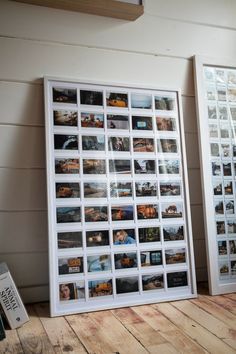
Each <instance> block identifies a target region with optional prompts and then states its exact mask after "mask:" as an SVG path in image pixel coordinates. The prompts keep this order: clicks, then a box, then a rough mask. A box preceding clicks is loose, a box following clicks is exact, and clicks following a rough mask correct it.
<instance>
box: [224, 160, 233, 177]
mask: <svg viewBox="0 0 236 354" xmlns="http://www.w3.org/2000/svg"><path fill="white" fill-rule="evenodd" d="M222 167H223V175H224V176H232V168H231V162H223V164H222Z"/></svg>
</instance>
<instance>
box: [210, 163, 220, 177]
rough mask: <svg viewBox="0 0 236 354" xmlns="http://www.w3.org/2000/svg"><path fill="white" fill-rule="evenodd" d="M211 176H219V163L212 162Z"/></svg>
mask: <svg viewBox="0 0 236 354" xmlns="http://www.w3.org/2000/svg"><path fill="white" fill-rule="evenodd" d="M211 166H212V175H213V176H221V163H220V162H212V163H211Z"/></svg>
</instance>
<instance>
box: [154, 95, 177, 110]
mask: <svg viewBox="0 0 236 354" xmlns="http://www.w3.org/2000/svg"><path fill="white" fill-rule="evenodd" d="M155 109H156V110H161V111H173V110H174V109H175V99H174V98H173V97H168V96H155Z"/></svg>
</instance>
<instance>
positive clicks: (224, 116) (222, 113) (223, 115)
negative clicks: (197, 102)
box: [218, 105, 228, 120]
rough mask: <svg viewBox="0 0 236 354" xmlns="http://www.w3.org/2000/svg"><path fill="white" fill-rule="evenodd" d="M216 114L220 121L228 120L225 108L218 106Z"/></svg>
mask: <svg viewBox="0 0 236 354" xmlns="http://www.w3.org/2000/svg"><path fill="white" fill-rule="evenodd" d="M218 114H219V119H220V120H227V119H228V109H227V106H223V105H219V106H218Z"/></svg>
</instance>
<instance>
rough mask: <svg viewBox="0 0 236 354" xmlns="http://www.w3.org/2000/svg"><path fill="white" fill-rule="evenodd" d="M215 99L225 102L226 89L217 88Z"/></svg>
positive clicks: (223, 87)
mask: <svg viewBox="0 0 236 354" xmlns="http://www.w3.org/2000/svg"><path fill="white" fill-rule="evenodd" d="M217 98H218V101H226V88H225V86H218V87H217Z"/></svg>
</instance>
